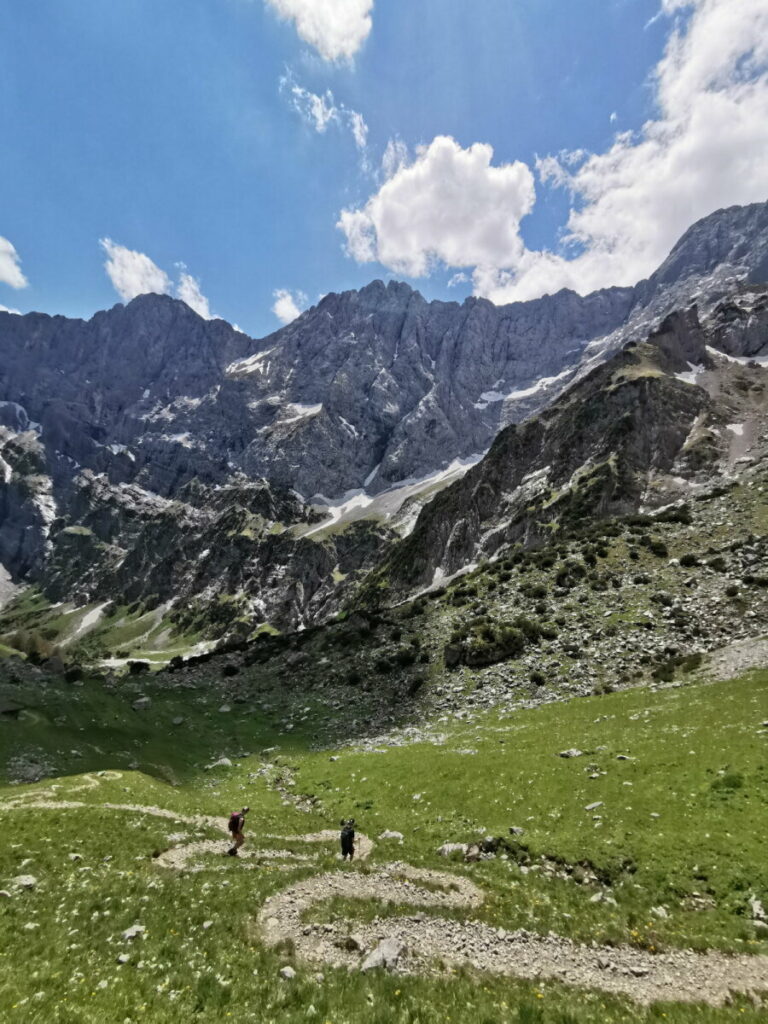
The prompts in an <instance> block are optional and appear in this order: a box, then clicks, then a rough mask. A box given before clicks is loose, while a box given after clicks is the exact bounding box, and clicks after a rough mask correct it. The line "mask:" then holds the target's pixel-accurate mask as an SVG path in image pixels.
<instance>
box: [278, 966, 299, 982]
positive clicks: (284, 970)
mask: <svg viewBox="0 0 768 1024" xmlns="http://www.w3.org/2000/svg"><path fill="white" fill-rule="evenodd" d="M280 977H281V978H282V979H283V981H293V979H294V978H295V977H296V971H295V970H294V969H293V967H291V966H290V964H286V966H285V967H281V968H280Z"/></svg>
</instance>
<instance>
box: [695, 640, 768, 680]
mask: <svg viewBox="0 0 768 1024" xmlns="http://www.w3.org/2000/svg"><path fill="white" fill-rule="evenodd" d="M766 665H768V637H763V638H761V639H757V640H755V639H753V638H751V637H750V638H748V639H747V640H738V641H736V643H733V644H729V645H728V646H727V647H721V648H720V650H717V651H713V652H712V654H711V655H710V656H709V659H708V661H707V666H706V673H707V675H708V676H710V677H711V678H712V679H718V680H725V679H736V678H738V677H739V676H742V675H744V673H745V672H749V671H751V670H752V669H753V668H765V667H766Z"/></svg>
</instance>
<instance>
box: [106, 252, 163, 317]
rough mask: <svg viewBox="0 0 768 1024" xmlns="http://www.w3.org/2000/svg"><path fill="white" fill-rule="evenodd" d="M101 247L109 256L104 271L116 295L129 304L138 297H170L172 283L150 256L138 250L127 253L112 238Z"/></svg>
mask: <svg viewBox="0 0 768 1024" xmlns="http://www.w3.org/2000/svg"><path fill="white" fill-rule="evenodd" d="M99 245H100V246H101V247H102V249H103V250H104V252H105V253H106V254H107V259H106V262H105V264H104V269H105V270H106V272H107V276H108V277H109V279H110V281H111V282H112V284H113V286H114V289H115V291H116V292H117V294H118V295H119V296H120V298H121V299H123V300H124V301H125V302H130V301H131V299H135V298H136V296H137V295H146V294H147V293H148V292H155V293H156V294H158V295H169V294H170V292H171V288H172V284H171V279H170V278H169V277H168V275H167V274H166V273H165V271H164V270H161V269H160V267H158V266H157V264H156V263H153V262H152V260H151V259H150V258H149V256H146V255H145V254H144V253H143V252H136V250H135V249H127V248H126V247H125V246H124V245H118V244H117V243H116V242H113V241H112V239H111V238H102V239H100V241H99Z"/></svg>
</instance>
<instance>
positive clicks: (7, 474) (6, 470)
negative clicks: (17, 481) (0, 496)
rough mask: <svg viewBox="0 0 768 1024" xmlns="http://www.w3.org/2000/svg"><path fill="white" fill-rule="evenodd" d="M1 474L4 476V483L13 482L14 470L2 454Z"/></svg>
mask: <svg viewBox="0 0 768 1024" xmlns="http://www.w3.org/2000/svg"><path fill="white" fill-rule="evenodd" d="M0 476H1V477H2V479H3V483H4V484H9V483H10V482H11V477H12V476H13V470H12V469H11V467H10V466H9V465H8V463H7V462H6V461H5V459H4V458H3V457H2V455H0Z"/></svg>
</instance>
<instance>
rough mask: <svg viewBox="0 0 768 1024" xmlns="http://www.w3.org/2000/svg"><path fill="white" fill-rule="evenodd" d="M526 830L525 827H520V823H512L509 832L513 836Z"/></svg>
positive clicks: (519, 834)
mask: <svg viewBox="0 0 768 1024" xmlns="http://www.w3.org/2000/svg"><path fill="white" fill-rule="evenodd" d="M524 832H525V829H524V828H520V827H519V825H510V828H509V834H510V835H511V836H521V835H523V833H524Z"/></svg>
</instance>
